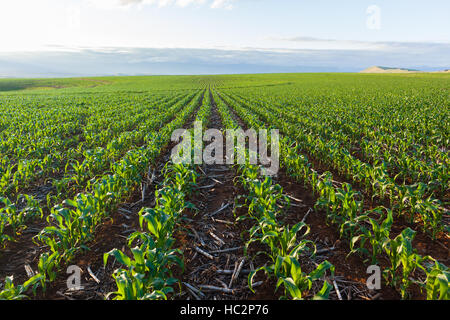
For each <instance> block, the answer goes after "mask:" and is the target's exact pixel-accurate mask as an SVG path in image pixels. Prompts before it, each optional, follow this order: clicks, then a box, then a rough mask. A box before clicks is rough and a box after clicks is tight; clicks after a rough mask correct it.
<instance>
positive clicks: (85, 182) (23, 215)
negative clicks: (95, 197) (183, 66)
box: [0, 95, 193, 245]
mask: <svg viewBox="0 0 450 320" xmlns="http://www.w3.org/2000/svg"><path fill="white" fill-rule="evenodd" d="M192 98H193V95H192V96H191V95H189V96H187V97H185V98H184V99H181V100H180V101H175V103H174V105H172V106H170V107H169V108H168V109H167V111H166V112H165V113H162V114H160V115H159V116H158V117H157V118H154V117H153V116H154V113H155V111H154V110H147V112H143V115H144V116H145V118H143V119H144V120H145V122H144V123H141V124H140V125H139V129H137V130H135V131H132V132H131V131H130V132H129V131H125V132H122V133H121V134H120V135H119V136H118V137H117V138H114V139H112V141H111V142H109V143H108V145H107V146H106V148H101V147H98V148H96V149H95V150H86V151H84V152H83V155H84V156H85V158H84V160H83V161H82V162H79V161H78V160H71V161H69V162H68V163H67V164H66V172H67V174H66V175H65V176H64V177H63V178H62V179H59V180H55V181H54V182H53V185H54V186H55V187H56V192H57V193H56V195H53V194H51V193H49V194H47V198H46V200H47V207H48V208H49V210H51V208H52V206H53V205H54V204H57V203H58V202H60V201H61V200H62V199H64V198H65V197H68V196H71V195H74V194H75V192H76V191H77V190H82V189H83V188H85V187H86V186H87V187H88V188H90V184H91V183H92V179H95V177H96V176H98V175H99V174H103V173H104V172H105V171H108V170H110V171H114V166H116V165H117V160H119V159H120V158H121V157H122V156H123V155H124V153H125V152H126V151H127V150H130V149H131V148H132V147H133V146H136V145H141V144H142V143H143V142H144V141H145V139H146V136H147V133H148V132H149V131H153V130H155V129H157V128H158V127H161V126H163V125H164V124H165V123H167V122H168V121H169V120H170V119H171V118H172V117H173V114H174V113H176V112H179V111H180V109H181V108H183V106H185V105H186V104H187V103H188V102H189V101H190V100H191V99H192ZM69 164H70V165H71V167H72V168H73V172H69V171H68V170H67V167H68V166H69ZM18 200H20V201H26V202H27V205H26V206H25V207H24V208H23V209H22V210H18V209H17V205H16V204H15V203H13V202H12V201H11V200H9V198H8V197H0V201H1V202H2V203H4V207H3V208H0V245H1V244H3V243H4V242H5V241H7V240H8V241H12V240H14V239H15V237H17V236H18V235H19V234H20V232H22V231H23V230H24V229H25V228H26V226H27V224H28V222H29V221H30V220H33V219H34V218H38V217H41V218H42V216H43V214H42V208H41V207H40V206H39V201H37V200H36V199H35V198H34V197H32V196H29V195H20V196H19V197H18ZM7 227H9V228H11V229H12V236H11V235H8V234H6V233H4V230H5V228H7Z"/></svg>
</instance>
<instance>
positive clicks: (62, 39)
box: [0, 0, 450, 77]
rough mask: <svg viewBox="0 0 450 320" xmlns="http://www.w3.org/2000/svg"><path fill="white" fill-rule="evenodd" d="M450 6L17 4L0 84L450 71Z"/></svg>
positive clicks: (3, 48)
mask: <svg viewBox="0 0 450 320" xmlns="http://www.w3.org/2000/svg"><path fill="white" fill-rule="evenodd" d="M449 9H450V4H449V3H448V2H446V1H442V0H436V1H435V5H434V6H433V7H431V6H429V5H428V6H427V5H426V4H424V3H422V2H421V1H406V0H398V1H396V2H395V3H393V2H392V1H387V0H378V1H374V2H372V1H365V0H361V1H356V0H348V1H346V2H345V4H338V3H335V2H333V1H322V2H320V3H311V2H303V1H295V0H283V1H275V0H78V1H75V0H59V1H57V0H38V1H36V0H14V1H2V2H1V3H0V28H1V29H2V30H7V32H5V33H4V35H2V36H3V39H2V43H1V45H0V77H56V76H61V77H68V76H101V75H118V74H127V75H143V74H220V73H270V72H358V71H360V70H362V69H365V68H367V67H370V66H373V65H378V66H388V67H399V68H408V69H418V70H422V71H437V70H442V69H448V68H449V67H450V65H449V63H450V35H449V30H450V22H449V20H448V19H445V16H446V13H447V12H448V11H449Z"/></svg>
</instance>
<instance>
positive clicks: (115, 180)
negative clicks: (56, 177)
mask: <svg viewBox="0 0 450 320" xmlns="http://www.w3.org/2000/svg"><path fill="white" fill-rule="evenodd" d="M201 97H202V92H199V93H198V94H197V95H196V97H195V98H194V100H193V101H191V102H190V103H189V105H188V106H187V107H185V108H184V109H183V110H182V111H181V112H179V113H178V115H177V117H176V118H175V119H174V120H173V121H172V122H170V123H169V124H168V125H166V126H165V127H164V128H162V130H160V131H159V132H151V133H149V134H148V136H147V137H146V138H145V141H146V145H145V146H143V147H140V148H137V149H134V150H130V151H129V152H128V153H127V154H126V155H125V156H124V158H123V159H122V160H121V161H119V162H117V163H116V164H115V165H114V167H113V170H112V174H110V175H104V176H102V177H100V178H98V179H97V180H96V181H95V182H93V183H92V184H91V193H85V194H78V195H77V196H76V197H75V198H74V199H68V200H65V201H64V202H63V203H62V204H61V205H57V206H55V207H54V208H52V210H51V213H50V215H49V216H48V217H47V220H48V223H49V226H48V227H45V228H44V229H43V230H42V231H41V232H40V233H39V234H38V235H37V236H36V237H35V241H36V243H40V244H44V245H47V246H49V248H50V250H49V251H48V252H44V253H42V254H41V256H40V258H39V262H38V273H37V275H36V276H35V278H34V281H33V283H32V284H31V283H28V285H33V286H34V287H36V286H38V285H40V286H41V287H42V289H43V290H45V289H46V286H47V284H48V282H51V281H53V280H54V279H55V278H56V275H57V272H58V271H59V270H60V269H61V267H62V266H63V265H64V264H65V263H67V262H69V261H71V260H72V259H73V258H74V256H75V255H76V254H77V253H79V252H80V251H83V250H87V249H88V247H87V244H88V243H89V241H91V240H92V239H93V237H94V232H95V229H96V227H97V226H98V225H99V224H100V223H101V222H102V221H103V220H104V219H105V218H106V217H108V216H109V212H111V211H112V210H114V209H115V208H116V206H117V205H118V204H119V203H120V202H121V201H122V200H123V199H124V198H125V197H126V196H128V195H129V194H130V193H131V191H132V190H133V188H135V187H136V186H137V185H139V183H140V182H141V181H142V177H143V175H144V174H145V173H146V172H147V168H148V167H149V165H150V164H151V163H152V162H153V161H154V160H155V159H156V157H157V156H158V155H159V154H160V152H161V150H163V149H164V148H165V147H166V146H167V145H168V143H169V141H170V138H171V135H172V132H173V130H175V129H177V128H179V127H181V126H182V124H183V123H184V122H185V121H186V119H188V117H189V116H190V115H191V114H192V112H193V111H194V110H195V108H196V107H197V106H198V104H199V103H200V100H201ZM17 288H20V286H18V287H17ZM5 290H7V289H6V286H5V289H4V290H3V291H5ZM8 290H9V292H5V293H4V294H5V295H8V296H14V293H18V292H19V291H15V290H16V289H15V287H12V288H11V287H10V289H8ZM3 291H2V293H3ZM11 291H12V293H13V294H11V293H10V292H11ZM2 293H0V294H2Z"/></svg>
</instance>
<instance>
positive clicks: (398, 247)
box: [232, 104, 450, 299]
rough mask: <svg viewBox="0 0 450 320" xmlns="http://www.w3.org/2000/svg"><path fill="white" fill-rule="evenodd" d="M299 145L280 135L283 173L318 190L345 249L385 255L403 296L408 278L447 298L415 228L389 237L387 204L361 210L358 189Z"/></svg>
mask: <svg viewBox="0 0 450 320" xmlns="http://www.w3.org/2000/svg"><path fill="white" fill-rule="evenodd" d="M232 105H233V108H235V110H236V112H237V113H238V114H239V116H240V117H241V118H242V119H244V121H247V122H248V123H249V124H251V125H252V126H253V127H255V128H258V127H260V126H264V124H263V123H262V122H260V121H258V119H257V118H256V117H255V116H254V115H253V114H250V113H249V111H248V109H245V108H242V107H241V106H239V105H237V104H232ZM302 151H303V148H302V146H299V145H297V143H296V141H294V140H292V139H290V138H289V137H283V138H282V139H281V161H282V163H283V164H284V165H285V166H286V168H287V171H288V173H290V174H291V175H292V176H294V177H295V178H296V179H298V180H299V181H302V182H303V183H305V184H306V185H309V186H310V187H311V188H312V190H313V192H314V194H315V195H317V196H318V200H317V203H316V207H317V208H319V207H320V208H323V209H325V211H326V212H327V221H329V222H330V223H333V224H335V225H337V227H338V228H339V231H340V234H341V237H347V238H348V239H349V240H350V246H351V252H350V254H351V253H356V252H358V253H361V254H363V255H368V256H369V258H371V259H372V263H376V262H377V260H376V257H378V256H380V255H384V256H385V257H387V258H388V259H389V261H390V263H391V265H390V267H389V268H387V269H385V270H384V271H383V274H384V276H385V279H386V281H387V283H388V284H390V285H391V286H393V287H395V288H398V289H399V291H400V294H401V296H402V298H407V297H408V288H409V286H410V285H411V284H412V283H413V282H414V283H416V284H418V285H419V286H420V287H421V288H423V289H425V290H426V292H427V298H428V299H448V298H449V291H448V281H449V279H450V272H449V269H448V268H447V267H446V266H445V265H443V264H442V263H440V262H438V261H437V260H436V259H433V258H432V257H431V256H426V257H422V256H420V255H419V254H417V251H416V250H415V249H414V248H413V246H412V241H413V239H414V235H415V231H413V230H412V229H410V228H407V229H405V230H404V231H403V232H402V233H401V234H400V235H398V236H397V237H396V238H394V239H391V238H390V237H389V233H390V227H391V225H392V219H393V214H392V211H391V210H390V209H387V208H384V207H378V208H376V209H373V210H371V211H369V212H364V211H363V206H362V200H360V199H361V195H360V193H359V192H355V191H354V190H353V189H352V187H351V185H350V184H348V183H344V184H343V185H342V187H335V186H334V185H333V177H332V174H331V173H330V172H325V173H324V174H322V175H319V174H318V173H317V171H315V170H314V169H313V167H312V165H311V163H309V161H308V159H307V158H306V157H305V156H303V155H302ZM373 215H377V217H378V219H373V218H371V217H370V216H373ZM367 222H369V224H368V223H367ZM368 225H369V226H368ZM356 244H359V246H357V245H356ZM366 244H367V245H368V244H370V245H371V248H369V249H370V250H367V246H366ZM416 271H417V273H418V272H420V271H422V273H423V276H425V278H426V280H424V281H421V280H419V279H418V277H416V279H412V276H413V275H414V272H416Z"/></svg>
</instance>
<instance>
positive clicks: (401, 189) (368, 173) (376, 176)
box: [227, 99, 445, 239]
mask: <svg viewBox="0 0 450 320" xmlns="http://www.w3.org/2000/svg"><path fill="white" fill-rule="evenodd" d="M236 101H237V100H235V101H232V100H231V99H227V102H228V103H230V104H231V105H235V104H238V103H237V102H236ZM242 106H244V107H246V108H249V109H250V110H252V111H254V112H255V113H256V114H258V115H259V116H261V117H262V118H263V119H265V121H268V122H269V123H272V124H274V125H277V126H278V127H279V128H280V129H281V130H282V131H283V132H284V133H286V134H287V135H288V136H290V137H293V138H294V137H295V139H296V141H297V143H298V144H299V145H300V146H301V147H302V149H304V150H306V151H307V152H308V153H309V154H311V155H313V156H314V157H315V158H317V159H321V161H322V162H323V163H325V164H327V165H330V166H332V167H334V168H336V169H337V170H338V171H339V172H343V173H345V174H347V175H351V177H352V179H353V180H354V181H356V182H360V183H362V184H363V185H364V186H365V187H366V189H368V190H369V191H370V192H371V193H372V194H373V196H378V197H380V198H381V199H385V198H388V199H389V200H390V202H391V208H393V209H395V211H396V212H397V213H398V214H402V215H405V216H407V217H408V218H409V219H410V221H411V222H413V221H414V218H415V217H416V218H417V217H419V218H420V222H421V224H422V225H423V229H424V231H425V232H428V233H429V234H430V235H431V237H432V238H433V239H435V238H436V236H437V235H438V234H439V233H440V232H442V231H443V230H444V228H445V224H444V223H443V221H442V218H443V214H444V211H445V209H444V208H443V207H442V206H441V201H439V200H438V199H435V198H433V197H432V196H427V195H426V193H427V188H426V187H425V185H424V184H423V183H418V184H415V185H399V184H396V183H395V182H394V181H393V180H392V179H391V178H390V177H389V175H388V174H387V172H386V170H385V168H384V167H383V165H380V166H375V167H372V166H371V165H369V164H367V163H364V162H362V161H361V160H359V159H357V158H355V157H353V156H352V155H351V154H350V153H349V152H348V151H347V150H346V149H345V148H341V147H340V146H339V145H336V144H335V143H334V142H333V141H334V140H333V141H324V140H322V139H321V137H320V136H314V135H312V134H304V133H302V131H301V130H300V129H299V128H298V127H297V126H296V125H295V124H290V123H288V122H285V121H282V120H280V118H279V117H278V116H274V115H273V113H272V112H271V111H270V110H268V109H262V108H260V107H255V106H253V105H251V104H245V103H244V104H242Z"/></svg>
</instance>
